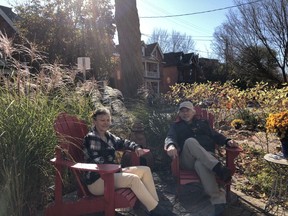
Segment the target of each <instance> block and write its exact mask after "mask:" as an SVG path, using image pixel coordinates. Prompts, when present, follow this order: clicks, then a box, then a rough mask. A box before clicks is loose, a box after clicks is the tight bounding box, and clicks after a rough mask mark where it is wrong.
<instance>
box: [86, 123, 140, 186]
mask: <svg viewBox="0 0 288 216" xmlns="http://www.w3.org/2000/svg"><path fill="white" fill-rule="evenodd" d="M105 136H106V139H107V142H105V141H103V140H102V139H101V138H100V137H99V135H98V133H97V131H96V129H95V128H93V129H92V130H91V131H90V132H89V133H88V134H87V135H86V136H85V138H84V144H83V146H84V149H83V151H84V160H85V162H86V163H95V164H114V163H115V152H116V150H123V149H129V150H133V151H134V150H135V149H136V148H137V147H140V145H138V144H136V143H135V142H132V141H130V140H127V139H121V138H120V137H117V136H115V135H114V134H112V133H110V132H109V131H107V132H106V134H105ZM99 178H100V175H99V174H98V173H96V172H91V171H87V172H85V174H84V181H85V183H86V184H92V183H93V182H95V181H96V180H98V179H99Z"/></svg>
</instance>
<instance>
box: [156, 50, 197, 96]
mask: <svg viewBox="0 0 288 216" xmlns="http://www.w3.org/2000/svg"><path fill="white" fill-rule="evenodd" d="M198 64H199V60H198V55H196V54H194V53H187V54H184V53H183V52H170V53H164V68H163V76H162V77H163V79H162V90H161V92H162V93H166V92H167V91H169V90H170V86H171V85H174V84H176V83H194V82H199V81H201V79H202V76H201V74H200V70H199V66H198Z"/></svg>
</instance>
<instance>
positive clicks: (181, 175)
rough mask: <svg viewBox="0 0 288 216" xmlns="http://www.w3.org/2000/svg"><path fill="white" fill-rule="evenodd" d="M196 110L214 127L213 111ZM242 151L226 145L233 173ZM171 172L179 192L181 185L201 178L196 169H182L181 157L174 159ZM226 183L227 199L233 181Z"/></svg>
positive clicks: (197, 113)
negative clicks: (237, 158) (180, 164)
mask: <svg viewBox="0 0 288 216" xmlns="http://www.w3.org/2000/svg"><path fill="white" fill-rule="evenodd" d="M195 110H196V118H200V119H206V120H208V122H209V124H210V126H211V127H212V128H213V126H214V115H213V114H212V113H209V112H208V111H207V110H204V109H201V107H199V106H195ZM176 121H179V118H178V119H176ZM240 152H242V149H241V148H239V147H238V148H232V147H226V166H227V167H228V168H229V169H230V170H231V172H232V174H234V173H235V171H236V166H235V162H234V160H235V159H236V157H237V156H238V155H239V154H240ZM171 172H172V175H173V176H174V177H175V179H176V182H177V184H178V192H179V187H180V186H181V185H185V184H189V183H193V182H200V178H199V176H198V175H197V173H196V172H195V171H188V170H181V169H180V166H179V157H176V158H174V159H173V160H172V163H171ZM219 183H221V184H224V183H223V182H220V181H219ZM225 185H226V192H227V193H226V194H227V199H228V200H229V197H230V194H229V192H230V186H231V182H229V183H226V184H225Z"/></svg>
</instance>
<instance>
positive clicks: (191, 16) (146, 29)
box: [0, 0, 235, 58]
mask: <svg viewBox="0 0 288 216" xmlns="http://www.w3.org/2000/svg"><path fill="white" fill-rule="evenodd" d="M10 1H11V2H12V3H13V5H14V2H15V1H16V2H24V1H27V0H10ZM8 2H9V0H0V5H2V6H9V3H8ZM111 2H112V3H114V0H111ZM136 4H137V9H138V15H139V21H140V32H141V40H143V41H147V39H148V37H149V36H151V34H152V32H153V30H154V29H156V28H161V29H164V30H167V31H168V33H172V31H173V30H174V31H177V32H180V33H181V34H184V33H185V34H186V35H187V36H191V37H192V39H193V40H194V42H195V52H196V53H198V54H199V56H200V57H205V58H212V57H215V56H214V55H213V51H212V49H211V42H212V40H213V33H214V31H215V28H216V27H218V26H220V25H221V24H222V23H223V22H225V21H226V14H227V13H228V11H229V9H228V8H229V7H232V6H234V5H235V4H234V2H233V0H136ZM227 7H228V8H227ZM225 8H226V9H225ZM184 14H186V15H184ZM187 14H188V15H187ZM171 15H172V17H164V18H163V17H162V18H145V17H155V16H156V17H159V16H160V17H161V16H171ZM174 15H180V16H174ZM182 15H183V16H182Z"/></svg>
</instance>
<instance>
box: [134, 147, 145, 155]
mask: <svg viewBox="0 0 288 216" xmlns="http://www.w3.org/2000/svg"><path fill="white" fill-rule="evenodd" d="M135 153H136V155H137V156H138V157H141V156H142V155H144V154H146V153H147V149H142V148H136V149H135Z"/></svg>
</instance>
